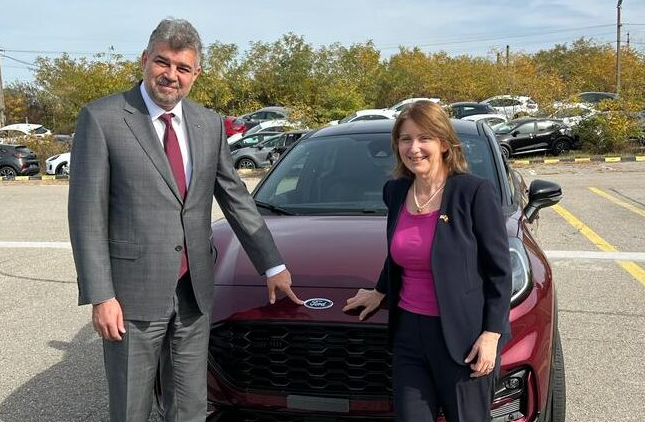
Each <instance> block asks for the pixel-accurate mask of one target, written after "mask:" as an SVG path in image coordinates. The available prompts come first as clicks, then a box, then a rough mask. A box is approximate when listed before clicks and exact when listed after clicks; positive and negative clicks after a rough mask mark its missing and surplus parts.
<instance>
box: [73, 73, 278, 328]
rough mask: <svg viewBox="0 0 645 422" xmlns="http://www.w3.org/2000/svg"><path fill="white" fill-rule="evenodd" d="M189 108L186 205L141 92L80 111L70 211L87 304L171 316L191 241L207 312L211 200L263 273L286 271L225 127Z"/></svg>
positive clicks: (134, 316) (132, 316) (192, 264)
mask: <svg viewBox="0 0 645 422" xmlns="http://www.w3.org/2000/svg"><path fill="white" fill-rule="evenodd" d="M182 104H183V115H184V120H185V124H186V125H187V132H188V144H189V148H190V154H191V157H192V167H193V172H192V176H191V177H192V178H191V181H190V187H189V189H188V193H187V196H186V200H185V202H184V201H182V200H181V198H180V195H179V192H178V189H177V185H176V183H175V180H174V178H173V175H172V171H171V169H170V165H169V164H168V160H167V158H166V155H165V153H164V151H163V147H162V145H161V143H160V142H159V138H158V136H157V134H156V132H155V130H154V127H153V125H152V122H151V120H150V116H149V115H148V110H147V108H146V106H145V103H144V102H143V98H142V97H141V93H140V91H139V86H138V85H137V86H135V87H134V88H133V89H131V90H130V91H127V92H123V93H119V94H115V95H111V96H108V97H105V98H101V99H99V100H97V101H94V102H92V103H90V104H88V105H87V106H85V107H84V108H83V109H82V110H81V113H80V115H79V118H78V122H77V127H76V134H75V137H74V144H73V148H72V160H71V161H72V162H73V164H72V165H71V166H70V167H71V174H70V188H69V207H68V212H69V215H68V217H69V228H70V238H71V242H72V249H73V252H74V262H75V264H76V272H77V275H78V288H79V304H89V303H99V302H102V301H104V300H106V299H109V298H110V297H116V298H117V299H118V301H119V302H120V304H121V307H122V309H123V312H124V317H125V319H129V320H142V321H151V320H156V319H160V318H163V317H166V316H168V315H169V314H170V312H171V310H172V307H173V295H174V291H175V287H176V285H177V274H178V272H179V266H180V263H181V255H182V252H181V248H182V247H183V245H184V242H185V244H186V247H187V248H188V263H189V268H190V274H191V279H192V283H193V289H194V292H195V296H196V299H197V304H198V306H199V308H200V310H201V312H203V313H205V314H207V313H208V312H209V311H210V307H211V302H212V287H213V259H214V253H213V250H212V246H211V227H210V223H211V206H212V202H213V195H214V196H215V198H216V199H217V202H218V203H219V205H220V207H221V209H222V211H223V212H224V216H225V217H226V219H227V220H228V222H229V223H230V224H231V226H232V228H233V230H234V231H235V234H236V235H237V237H238V238H239V240H240V242H241V244H242V245H243V247H244V249H245V251H246V252H247V254H248V255H249V258H250V259H251V261H252V262H253V264H254V265H255V267H256V269H257V271H258V272H259V273H263V272H264V271H265V270H266V269H268V268H271V267H273V266H276V265H279V264H281V263H283V260H282V257H281V256H280V253H279V252H278V250H277V248H276V246H275V244H274V242H273V238H272V236H271V233H270V232H269V230H268V228H267V226H266V224H265V223H264V220H263V219H262V218H261V217H260V215H259V214H258V212H257V209H256V208H255V204H254V203H253V200H252V198H251V197H250V196H249V194H248V192H247V189H246V187H245V185H244V183H243V182H242V181H241V180H240V178H239V177H238V175H237V172H236V171H235V169H234V167H233V164H232V161H231V155H230V152H229V148H228V145H227V143H226V138H225V135H224V125H223V122H222V119H221V118H220V117H219V116H218V115H217V114H215V113H213V112H211V111H209V110H207V109H205V108H204V107H201V106H199V105H197V104H195V103H193V102H191V101H189V100H186V99H184V100H183V102H182Z"/></svg>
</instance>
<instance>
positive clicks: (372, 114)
mask: <svg viewBox="0 0 645 422" xmlns="http://www.w3.org/2000/svg"><path fill="white" fill-rule="evenodd" d="M394 118H396V112H395V111H394V110H391V109H389V108H368V109H365V110H358V111H357V112H355V113H352V114H350V115H349V116H347V117H345V118H344V119H340V120H332V121H331V122H329V123H327V125H329V126H335V125H340V124H343V123H351V122H359V121H361V120H386V119H394Z"/></svg>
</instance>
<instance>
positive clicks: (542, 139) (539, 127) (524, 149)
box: [493, 117, 578, 158]
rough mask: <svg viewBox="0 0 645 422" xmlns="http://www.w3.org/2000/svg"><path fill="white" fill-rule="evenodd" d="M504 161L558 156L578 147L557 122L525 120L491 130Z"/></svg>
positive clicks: (497, 126) (567, 129)
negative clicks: (548, 154) (540, 154)
mask: <svg viewBox="0 0 645 422" xmlns="http://www.w3.org/2000/svg"><path fill="white" fill-rule="evenodd" d="M493 130H494V131H495V135H496V136H497V141H498V142H499V145H500V147H501V149H502V153H503V154H504V157H506V158H509V157H511V156H513V155H517V154H526V153H530V152H541V151H548V152H551V153H553V155H559V154H561V153H563V152H565V151H568V150H570V149H576V148H577V147H578V140H577V138H576V136H575V135H574V134H573V131H572V130H571V128H570V127H569V126H567V125H566V124H564V123H563V122H562V121H560V120H554V119H536V118H532V117H525V118H522V119H515V120H511V121H510V122H508V123H500V124H498V125H495V126H494V127H493Z"/></svg>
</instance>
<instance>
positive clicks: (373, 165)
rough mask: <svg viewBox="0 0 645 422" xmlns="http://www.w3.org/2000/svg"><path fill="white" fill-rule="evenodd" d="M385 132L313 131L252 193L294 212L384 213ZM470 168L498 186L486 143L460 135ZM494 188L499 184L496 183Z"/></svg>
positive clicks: (387, 175) (389, 162)
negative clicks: (331, 133)
mask: <svg viewBox="0 0 645 422" xmlns="http://www.w3.org/2000/svg"><path fill="white" fill-rule="evenodd" d="M390 136H391V135H390V133H375V134H350V135H335V136H324V137H322V136H321V137H313V138H309V139H305V140H303V141H301V142H299V143H297V144H296V145H295V146H294V147H293V148H292V149H291V151H290V152H289V153H288V154H286V155H285V156H284V157H283V158H282V160H281V161H280V162H279V163H278V164H277V165H276V167H275V168H274V169H273V171H272V172H271V173H270V174H269V175H268V176H267V178H266V180H264V182H263V183H262V184H261V185H260V186H259V187H258V189H257V190H256V192H255V193H254V197H255V200H256V201H259V202H261V203H264V204H269V205H271V206H274V207H278V208H279V209H280V210H283V213H288V214H298V215H357V214H367V215H385V214H386V212H387V210H386V207H385V205H384V204H383V199H382V197H383V193H382V192H383V185H384V184H385V182H386V181H387V180H388V179H391V178H392V177H393V176H392V169H393V168H394V163H395V158H394V156H393V154H392V147H391V141H390ZM461 140H462V144H463V150H464V154H465V155H466V159H467V161H468V163H469V168H470V170H471V172H472V173H475V174H477V175H479V176H482V177H485V178H489V179H491V180H492V181H493V184H494V185H495V186H499V180H498V178H497V176H496V172H495V167H494V164H493V158H492V157H493V156H492V151H491V147H490V144H489V143H488V142H486V141H485V140H483V139H482V138H468V137H461ZM498 190H499V188H498Z"/></svg>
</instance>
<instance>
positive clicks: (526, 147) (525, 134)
mask: <svg viewBox="0 0 645 422" xmlns="http://www.w3.org/2000/svg"><path fill="white" fill-rule="evenodd" d="M512 135H513V136H512V137H511V138H510V139H509V143H510V144H511V148H512V149H513V151H514V152H526V151H531V150H533V149H534V148H535V147H534V144H535V122H534V121H530V122H526V123H523V124H521V125H519V126H518V127H517V128H515V130H513V132H512Z"/></svg>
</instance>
